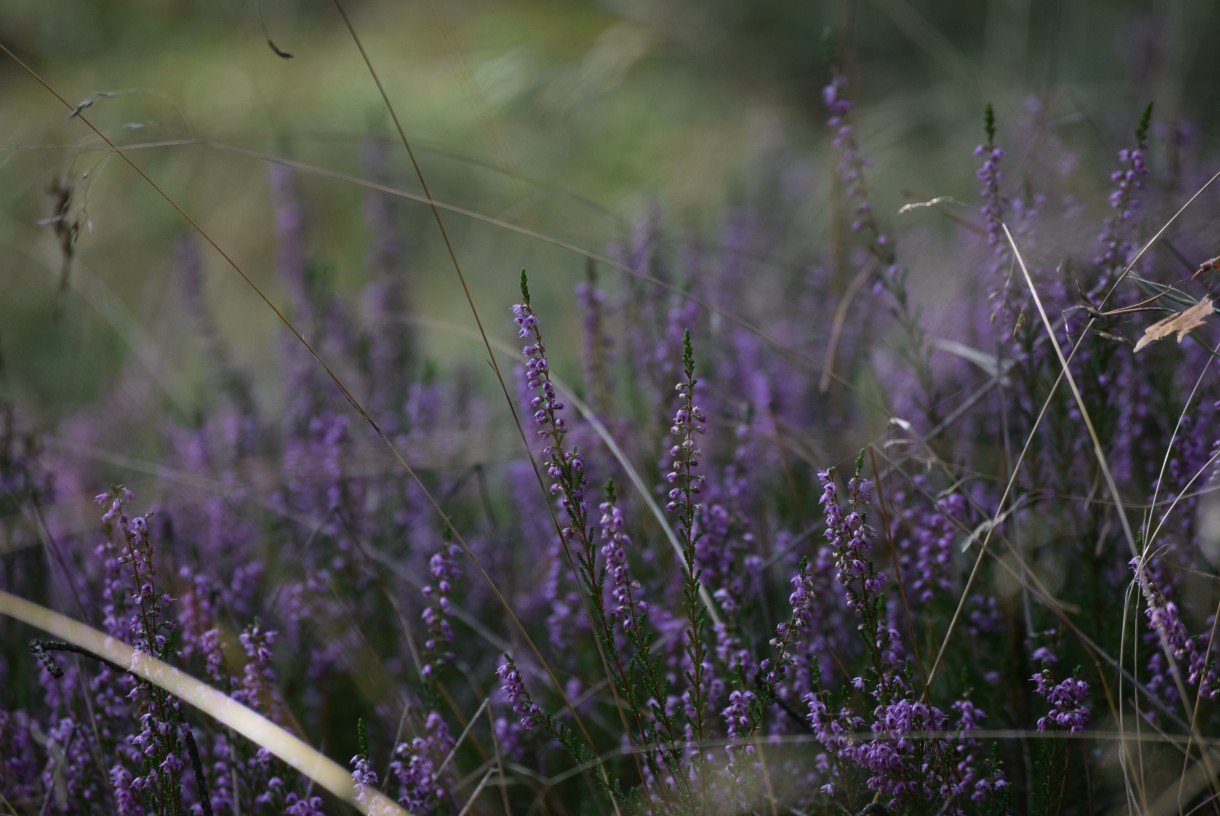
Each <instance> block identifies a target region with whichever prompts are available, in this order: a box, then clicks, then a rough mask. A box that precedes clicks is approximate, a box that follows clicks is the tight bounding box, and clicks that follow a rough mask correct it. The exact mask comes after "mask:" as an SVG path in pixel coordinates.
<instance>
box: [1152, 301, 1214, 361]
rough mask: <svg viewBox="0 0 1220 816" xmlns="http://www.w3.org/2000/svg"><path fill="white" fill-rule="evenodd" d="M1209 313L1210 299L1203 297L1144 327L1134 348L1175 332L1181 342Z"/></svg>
mask: <svg viewBox="0 0 1220 816" xmlns="http://www.w3.org/2000/svg"><path fill="white" fill-rule="evenodd" d="M1211 313H1212V299H1211V298H1206V297H1205V298H1203V300H1200V301H1199V302H1198V303H1196V304H1195V305H1194V306H1191V307H1190V308H1189V309H1184V310H1183V311H1180V312H1178V313H1176V314H1172V315H1170V316H1169V317H1167V318H1165V319H1164V320H1158V321H1157V322H1155V323H1153V324H1152V325H1151V326H1149V327H1148V328H1146V329H1144V336H1143V337H1141V338H1140V339H1139V342H1138V343H1136V344H1135V350H1136V351H1139V350H1140V349H1142V348H1143V347H1144V346H1146V345H1148V344H1149V343H1153V342H1156V341H1157V340H1160V339H1161V338H1163V337H1168V336H1169V335H1171V334H1176V335H1177V336H1178V342H1179V343H1181V342H1182V338H1183V337H1185V336H1186V335H1188V334H1190V333H1191V332H1192V331H1194V330H1195V329H1197V328H1199V327H1200V326H1202V325H1203V321H1204V320H1206V319H1207V316H1208V315H1210V314H1211Z"/></svg>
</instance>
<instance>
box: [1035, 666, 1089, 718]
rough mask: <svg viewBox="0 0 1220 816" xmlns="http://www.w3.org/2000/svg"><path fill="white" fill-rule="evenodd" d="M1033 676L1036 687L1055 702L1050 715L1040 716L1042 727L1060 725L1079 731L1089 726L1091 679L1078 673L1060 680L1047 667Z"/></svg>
mask: <svg viewBox="0 0 1220 816" xmlns="http://www.w3.org/2000/svg"><path fill="white" fill-rule="evenodd" d="M1030 679H1031V680H1033V683H1034V691H1036V692H1037V693H1038V695H1039V696H1040V697H1043V698H1045V699H1046V701H1047V702H1048V703H1050V706H1051V708H1050V711H1048V712H1047V713H1046V716H1044V717H1039V718H1038V730H1039V731H1046V730H1048V729H1057V730H1061V731H1070V732H1073V733H1075V732H1077V731H1083V730H1085V728H1087V727H1088V725H1089V707H1088V706H1087V705H1086V704H1085V702H1086V701H1087V700H1088V697H1089V684H1088V683H1086V682H1085V681H1084V680H1079V679H1077V678H1075V677H1069V678H1067V679H1066V680H1063V681H1060V682H1059V683H1056V682H1055V677H1054V675H1053V674H1051V670H1050V669H1043V670H1042V671H1040V672H1038V673H1037V674H1035V675H1034V676H1033V677H1031V678H1030Z"/></svg>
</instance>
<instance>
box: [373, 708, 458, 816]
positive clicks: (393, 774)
mask: <svg viewBox="0 0 1220 816" xmlns="http://www.w3.org/2000/svg"><path fill="white" fill-rule="evenodd" d="M452 750H453V737H452V736H450V734H449V727H448V726H447V725H446V724H445V720H444V718H443V717H441V715H440V714H437V713H436V712H435V711H431V712H429V713H428V716H427V718H426V719H425V721H424V734H423V735H422V736H417V737H413V738H412V739H411V740H410V741H404V742H400V743H399V744H398V745H397V747H395V749H394V759H393V761H391V762H390V773H389V779H388V780H387V782H389V781H393V782H394V783H395V784H396V786H397V793H396V797H397V800H398V804H400V805H402V806H403V807H404V808H406V809H407V811H408V812H410V813H412V814H419V816H427V814H431V813H435V812H436V811H437V810H438V809H439V808H440V807H441V806H442V804H443V803H444V802H445V800H446V798H447V795H448V794H447V791H446V788H445V785H444V782H443V780H442V774H443V773H444V762H445V761H446V759H447V756H448V754H449V752H450V751H452ZM438 760H440V761H439V762H438Z"/></svg>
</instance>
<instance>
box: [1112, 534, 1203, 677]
mask: <svg viewBox="0 0 1220 816" xmlns="http://www.w3.org/2000/svg"><path fill="white" fill-rule="evenodd" d="M1129 566H1130V567H1131V569H1132V571H1133V572H1134V573H1135V578H1136V583H1138V584H1139V586H1140V591H1141V593H1142V594H1143V596H1144V602H1145V603H1146V604H1147V609H1145V610H1144V615H1145V616H1146V617H1147V619H1148V628H1149V629H1150V630H1151V631H1152V632H1153V633H1155V635H1156V639H1157V642H1156V643H1155V644H1154V648H1156V652H1154V653H1153V655H1152V658H1151V660H1150V664H1151V665H1150V668H1151V669H1152V671H1153V674H1152V676H1151V677H1150V678H1149V679H1148V685H1149V688H1150V690H1152V691H1153V692H1154V693H1158V694H1159V695H1160V696H1162V697H1163V698H1172V697H1174V696H1176V691H1175V689H1174V684H1173V683H1172V681H1171V679H1170V676H1169V675H1170V673H1171V672H1170V671H1168V670H1167V669H1166V667H1165V665H1164V663H1165V660H1166V656H1165V655H1164V653H1163V652H1162V650H1163V649H1164V650H1167V651H1168V658H1169V659H1172V660H1177V661H1181V660H1184V661H1186V682H1187V684H1188V685H1191V686H1196V687H1197V688H1198V689H1199V696H1200V697H1202V698H1203V699H1205V700H1216V699H1218V698H1220V678H1217V675H1216V667H1215V660H1216V659H1215V654H1214V650H1213V649H1211V648H1209V646H1208V643H1207V635H1202V636H1200V637H1199V638H1192V637H1191V636H1190V634H1189V632H1188V630H1187V628H1186V624H1185V623H1184V622H1183V621H1182V616H1181V613H1180V612H1179V610H1178V605H1177V604H1176V603H1174V602H1173V601H1172V600H1170V599H1169V598H1167V597H1166V595H1165V589H1164V588H1163V586H1162V582H1161V580H1159V578H1158V573H1159V572H1160V565H1159V564H1158V563H1157V561H1156V560H1155V559H1151V558H1145V557H1138V556H1137V557H1135V558H1132V559H1131V561H1130V563H1129ZM1209 623H1210V621H1209ZM1200 641H1202V642H1201V643H1200Z"/></svg>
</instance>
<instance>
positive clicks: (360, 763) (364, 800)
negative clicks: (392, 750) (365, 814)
mask: <svg viewBox="0 0 1220 816" xmlns="http://www.w3.org/2000/svg"><path fill="white" fill-rule="evenodd" d="M350 764H351V766H352V785H353V786H354V787H355V789H356V803H357V804H359V805H361V806H362V807H363V808H364V809H365V810H366V811H367V810H368V808H369V806H370V805H371V804H372V803H373V793H374V792H376V790H377V784H378V780H377V772H376V771H374V770H373V768H372V766H371V765H370V764H369V758H368V755H367V754H363V753H361V754H356V755H355V756H354V757H352V759H351V763H350Z"/></svg>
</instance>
